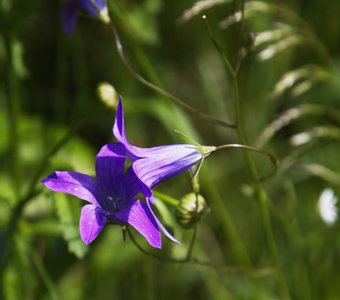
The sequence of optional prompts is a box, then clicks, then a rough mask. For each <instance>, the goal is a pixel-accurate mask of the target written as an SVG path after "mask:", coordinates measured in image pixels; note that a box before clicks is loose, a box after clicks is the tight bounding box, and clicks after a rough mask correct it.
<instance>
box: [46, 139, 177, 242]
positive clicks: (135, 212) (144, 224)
mask: <svg viewBox="0 0 340 300" xmlns="http://www.w3.org/2000/svg"><path fill="white" fill-rule="evenodd" d="M125 160H126V150H125V147H124V146H123V145H122V144H121V143H111V144H107V145H105V146H103V147H102V149H101V150H100V151H99V153H98V154H97V157H96V179H94V178H92V177H91V176H89V175H85V174H81V173H78V172H74V171H63V172H58V171H56V172H53V173H52V174H51V175H49V176H48V177H47V178H45V179H43V180H42V183H43V184H44V185H45V186H46V187H47V188H49V189H50V190H52V191H54V192H63V193H67V194H71V195H74V196H76V197H78V198H80V199H82V200H85V201H87V202H88V204H86V205H84V206H83V207H82V210H81V215H80V224H79V227H80V236H81V239H82V240H83V241H84V243H86V244H89V243H91V242H92V241H93V240H94V239H95V238H96V237H97V236H98V234H99V233H100V232H101V230H102V229H103V227H104V226H105V225H106V224H108V223H111V224H118V225H124V224H129V225H131V226H132V227H134V228H135V229H136V230H137V231H138V232H139V233H140V234H141V235H143V236H144V237H145V239H146V240H147V241H148V242H149V244H150V245H151V246H153V247H155V248H161V245H162V240H161V234H160V230H159V229H161V230H163V231H164V233H165V234H166V235H167V236H168V237H169V238H170V239H171V240H172V241H174V242H177V241H176V240H175V239H174V238H173V237H172V236H171V235H170V234H169V233H168V232H167V231H166V230H165V228H164V227H163V226H162V224H161V223H160V222H159V220H158V219H157V217H156V216H155V214H154V213H153V211H152V210H151V207H150V204H149V202H148V201H147V202H146V203H145V202H143V201H141V200H138V199H135V198H134V197H135V196H136V195H137V194H138V193H142V194H144V195H146V196H150V191H149V189H148V188H147V187H145V186H144V184H143V183H142V182H141V181H140V180H139V179H138V177H137V176H136V174H135V172H134V170H133V168H132V166H130V167H129V168H128V169H127V170H126V172H125V173H124V166H125ZM177 243H178V242H177Z"/></svg>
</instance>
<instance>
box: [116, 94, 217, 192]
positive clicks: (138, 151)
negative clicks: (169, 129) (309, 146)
mask: <svg viewBox="0 0 340 300" xmlns="http://www.w3.org/2000/svg"><path fill="white" fill-rule="evenodd" d="M113 134H114V136H115V137H116V139H117V140H118V141H119V142H121V143H122V144H123V145H124V146H125V148H126V150H127V152H128V156H129V157H130V159H131V160H132V161H133V169H134V171H135V173H136V175H137V176H138V178H139V179H140V180H141V181H142V182H143V183H144V184H146V185H147V186H148V187H149V188H150V189H151V188H152V187H154V186H155V185H156V184H157V183H159V182H161V181H163V180H165V179H168V178H170V177H173V176H175V175H178V174H180V173H182V172H184V171H186V170H188V169H190V168H191V167H192V166H194V165H195V164H196V163H197V162H199V161H201V160H202V159H203V158H204V157H206V156H208V155H209V154H211V153H212V152H213V151H214V150H215V149H216V147H205V146H197V145H191V144H177V145H165V146H158V147H152V148H140V147H136V146H133V145H131V144H130V143H129V142H128V140H127V138H126V135H125V127H124V111H123V103H122V99H121V98H120V100H119V103H118V107H117V112H116V119H115V124H114V127H113Z"/></svg>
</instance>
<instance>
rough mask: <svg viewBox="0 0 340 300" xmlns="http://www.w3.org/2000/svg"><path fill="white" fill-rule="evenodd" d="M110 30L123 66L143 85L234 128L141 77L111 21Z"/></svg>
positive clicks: (184, 106)
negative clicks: (132, 64)
mask: <svg viewBox="0 0 340 300" xmlns="http://www.w3.org/2000/svg"><path fill="white" fill-rule="evenodd" d="M109 26H110V29H111V32H112V33H113V36H114V39H115V42H116V47H117V51H118V54H119V57H120V59H121V60H122V62H123V64H124V65H125V67H126V68H127V70H128V71H129V73H130V74H131V75H132V76H133V77H134V78H135V79H137V80H138V81H139V82H141V83H142V84H143V85H145V86H146V87H148V88H150V89H152V90H153V91H155V92H157V93H158V94H160V95H162V96H164V97H165V98H167V99H170V100H171V101H173V102H174V103H176V104H178V105H180V106H182V107H183V108H184V109H186V110H187V111H189V112H191V113H193V114H195V115H197V116H198V117H200V118H203V119H205V120H207V121H209V122H212V123H215V124H217V125H220V126H223V127H227V128H233V129H234V128H236V126H235V124H231V123H228V122H225V121H223V120H220V119H218V118H215V117H213V116H211V115H209V114H206V113H203V112H201V111H199V110H197V109H196V108H194V107H192V106H190V105H189V104H187V103H185V102H184V101H182V100H180V99H179V98H177V97H176V96H174V95H172V94H170V93H169V92H167V91H165V90H164V89H162V88H160V87H159V86H157V85H155V84H153V83H151V82H150V81H148V80H146V79H145V78H144V77H142V76H141V75H140V74H138V73H137V72H136V71H135V69H134V68H133V67H132V66H131V64H130V63H129V60H128V59H127V57H126V55H125V52H124V49H123V45H122V43H121V40H120V37H119V34H118V31H117V29H116V27H115V25H114V24H113V23H112V22H111V23H110V24H109Z"/></svg>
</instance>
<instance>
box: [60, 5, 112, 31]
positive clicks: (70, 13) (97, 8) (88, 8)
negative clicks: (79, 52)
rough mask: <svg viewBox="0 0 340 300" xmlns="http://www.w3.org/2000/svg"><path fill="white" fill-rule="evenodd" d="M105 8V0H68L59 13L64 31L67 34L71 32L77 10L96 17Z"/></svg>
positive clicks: (75, 20) (74, 24) (75, 21)
mask: <svg viewBox="0 0 340 300" xmlns="http://www.w3.org/2000/svg"><path fill="white" fill-rule="evenodd" d="M105 9H106V4H105V0H68V2H67V3H66V4H65V5H64V7H63V10H62V13H61V17H62V21H63V25H64V30H65V33H66V34H67V35H71V34H72V33H73V31H74V28H75V26H76V23H77V17H78V11H79V10H82V11H84V12H85V13H86V14H88V15H90V16H93V17H98V16H99V14H100V13H101V12H102V11H104V10H105Z"/></svg>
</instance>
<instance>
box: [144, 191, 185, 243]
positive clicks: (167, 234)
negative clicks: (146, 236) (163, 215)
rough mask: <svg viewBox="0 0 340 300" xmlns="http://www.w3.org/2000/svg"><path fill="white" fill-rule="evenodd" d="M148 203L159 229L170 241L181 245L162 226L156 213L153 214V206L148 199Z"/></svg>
mask: <svg viewBox="0 0 340 300" xmlns="http://www.w3.org/2000/svg"><path fill="white" fill-rule="evenodd" d="M146 202H147V205H148V207H149V211H150V212H151V214H152V216H153V217H154V219H155V220H156V222H157V225H158V227H159V228H160V229H161V230H162V231H163V233H164V234H165V235H166V237H167V238H168V239H170V240H171V241H173V242H175V243H176V244H179V245H180V244H181V243H180V242H179V241H177V240H176V239H175V238H174V237H173V236H172V235H171V234H170V232H169V231H167V230H166V229H165V227H164V226H163V225H162V223H161V222H160V221H159V220H158V218H157V216H156V215H155V213H154V212H153V210H152V208H151V205H150V199H149V198H146Z"/></svg>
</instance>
